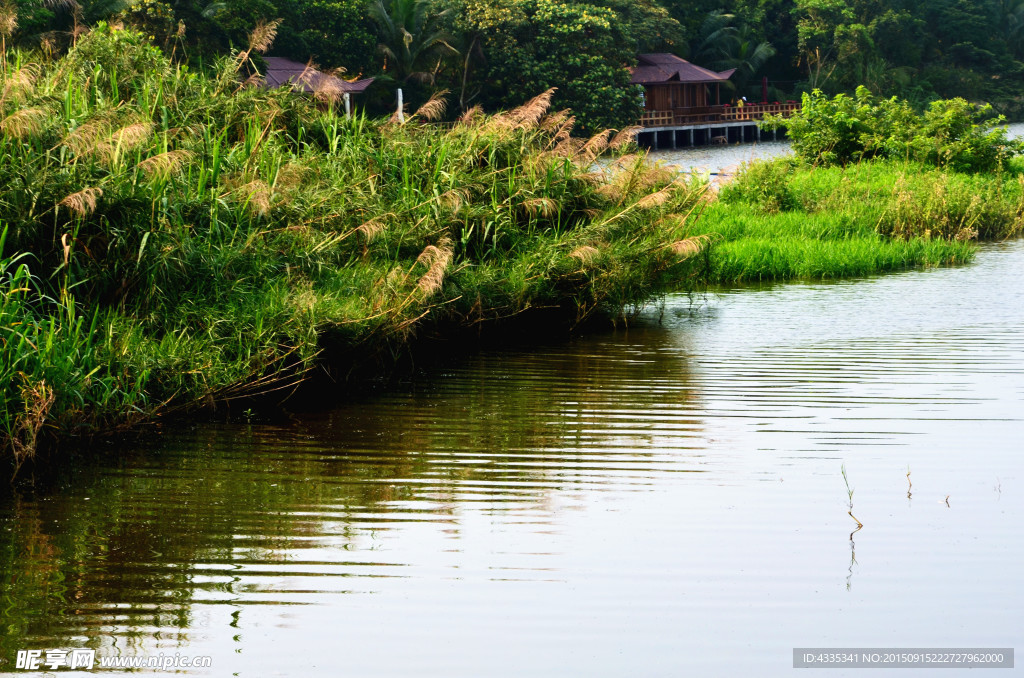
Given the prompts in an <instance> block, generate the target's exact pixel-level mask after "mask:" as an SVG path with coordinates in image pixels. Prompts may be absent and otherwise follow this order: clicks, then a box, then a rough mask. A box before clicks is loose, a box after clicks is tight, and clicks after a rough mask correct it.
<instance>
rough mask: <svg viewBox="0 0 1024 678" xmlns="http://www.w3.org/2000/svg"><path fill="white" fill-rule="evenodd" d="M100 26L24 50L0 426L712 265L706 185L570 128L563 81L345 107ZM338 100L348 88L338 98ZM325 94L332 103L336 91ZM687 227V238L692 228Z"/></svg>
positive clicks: (272, 385) (181, 401)
mask: <svg viewBox="0 0 1024 678" xmlns="http://www.w3.org/2000/svg"><path fill="white" fill-rule="evenodd" d="M271 38H272V30H269V29H267V28H264V29H263V34H262V35H261V34H259V31H257V32H256V33H254V36H253V39H252V41H251V44H250V49H249V50H246V51H243V52H241V53H238V54H235V55H234V56H232V57H229V58H224V59H222V60H220V61H219V62H218V64H217V68H216V70H215V71H214V72H213V73H212V74H211V75H200V74H197V73H193V72H190V71H189V70H187V69H186V68H185V67H183V66H174V65H172V64H171V63H170V62H169V61H168V60H167V59H166V58H165V57H164V55H163V54H162V53H161V52H160V50H158V49H157V48H155V47H153V46H151V45H149V44H148V43H147V42H146V41H145V40H144V38H143V37H142V36H140V35H139V34H137V33H134V32H131V31H123V30H113V29H111V28H109V27H106V26H103V25H101V26H99V27H98V28H96V29H95V30H93V31H92V32H91V33H89V34H88V35H87V36H85V37H84V38H82V39H80V40H79V41H78V43H77V45H76V46H75V47H74V48H73V49H72V50H71V51H70V52H69V53H68V55H67V56H65V57H64V58H62V59H60V60H57V61H54V62H50V63H46V64H45V65H37V63H34V62H33V61H32V60H30V59H29V57H28V56H27V55H25V54H23V53H20V52H13V53H11V54H9V55H8V58H7V61H6V67H5V70H4V71H3V81H2V89H0V91H2V96H0V132H2V133H0V223H2V225H3V226H2V228H3V230H2V233H3V238H4V243H3V254H2V255H0V256H2V259H0V281H2V282H0V285H2V289H0V332H2V336H0V341H2V353H0V389H2V398H0V441H2V443H0V444H2V445H3V447H4V450H5V452H7V453H8V456H13V457H14V458H15V459H16V460H19V461H20V460H22V459H24V458H26V457H27V456H29V455H31V454H32V453H33V451H34V450H35V449H36V448H37V447H38V446H39V443H40V442H41V440H42V439H43V438H60V437H66V436H68V435H73V434H76V433H82V434H86V433H90V432H94V431H110V430H115V429H117V428H118V427H121V426H127V425H131V424H133V423H137V422H139V421H143V420H147V419H151V418H153V417H154V416H156V415H157V414H160V413H165V412H167V411H169V410H172V409H179V410H187V409H190V408H195V407H196V406H199V405H202V404H203V403H210V402H214V401H221V400H225V399H230V398H239V397H243V396H252V395H254V394H258V393H263V392H266V391H269V390H273V389H280V388H283V387H286V386H289V385H291V384H293V383H295V382H297V381H300V380H301V379H303V377H304V376H306V375H307V374H308V373H309V371H310V369H311V368H312V367H313V366H314V364H316V363H317V359H318V356H320V354H321V352H323V351H324V349H329V350H330V351H329V352H331V353H333V354H338V353H344V352H352V353H353V354H355V355H358V356H359V357H360V358H373V357H374V356H375V355H377V354H380V353H383V354H387V353H388V352H390V351H400V350H402V348H403V347H404V346H406V345H407V343H408V342H409V341H410V340H411V339H412V338H413V337H414V336H416V335H417V334H418V333H419V334H422V333H423V332H426V331H428V330H429V329H430V328H441V327H445V328H448V329H453V328H454V329H457V328H473V327H476V326H479V325H481V324H487V323H491V322H500V321H502V320H503V319H507V318H510V317H514V316H521V315H524V314H528V312H529V311H531V310H533V309H555V310H557V311H560V312H561V315H562V316H563V317H565V318H567V320H568V321H569V322H570V323H575V322H580V321H583V320H585V319H586V318H588V317H589V316H591V315H593V314H594V313H597V312H601V311H610V312H611V313H614V314H621V313H623V312H625V311H626V310H628V308H629V307H630V306H632V305H635V304H642V303H643V302H645V301H646V300H648V299H649V298H651V297H653V296H657V295H659V294H663V293H665V292H666V291H668V290H671V289H676V288H678V287H679V286H680V285H686V284H687V283H686V281H687V280H692V281H694V282H696V281H697V280H698V279H699V278H700V277H701V275H700V271H701V269H702V268H703V266H704V265H705V264H704V260H703V258H702V257H700V256H696V255H698V254H699V253H700V252H701V251H702V250H703V249H704V245H705V241H706V239H703V238H690V239H683V238H682V236H681V235H680V234H681V232H682V229H683V227H684V224H685V221H686V217H687V215H688V214H691V213H693V212H694V209H695V207H696V206H697V205H698V203H699V199H700V196H701V195H702V192H703V191H702V189H703V187H702V186H701V185H699V184H691V183H685V182H683V181H681V180H678V179H677V178H676V177H674V176H673V175H672V174H671V173H669V172H666V171H663V170H659V169H657V168H652V167H650V166H649V165H648V164H646V163H645V162H644V159H643V157H641V156H638V155H627V156H620V157H618V159H617V160H616V161H615V163H613V164H612V165H611V166H609V167H608V169H607V170H606V171H602V172H595V171H594V160H595V158H596V157H597V156H598V155H599V154H601V153H602V152H604V151H605V150H606V149H612V150H614V149H616V148H619V147H622V146H624V145H625V144H626V143H627V142H628V140H629V139H630V138H631V132H630V130H625V131H624V132H622V133H619V134H617V135H613V134H612V133H610V132H606V133H601V134H598V135H596V136H594V137H593V138H591V139H589V140H580V139H577V138H574V137H572V136H570V131H571V129H572V127H573V118H572V116H571V115H570V114H569V113H568V112H554V113H549V112H548V103H549V100H550V96H551V92H548V93H546V94H543V95H541V96H539V97H537V98H536V99H534V100H532V101H530V102H528V103H527V104H525V105H524V106H522V107H520V108H517V109H514V110H512V111H509V112H507V113H504V114H501V115H496V116H491V117H485V116H479V115H474V114H472V113H471V114H470V115H467V116H464V117H463V119H462V120H461V121H460V122H459V123H458V124H456V125H455V126H454V127H451V128H449V129H442V128H439V127H436V126H429V125H424V124H419V123H418V122H417V121H420V120H426V119H430V118H432V117H436V115H437V114H438V113H439V112H440V110H441V107H442V106H443V102H442V101H441V100H440V99H434V100H432V101H431V102H429V103H428V104H427V105H425V106H424V107H423V108H421V109H420V110H419V111H418V112H417V113H416V114H414V115H412V116H410V119H409V121H408V122H407V123H406V124H404V125H403V124H398V123H397V122H395V121H388V120H379V121H378V120H369V119H366V118H364V117H359V116H355V117H353V118H352V119H346V118H345V116H344V114H341V115H339V114H338V113H337V112H336V111H335V110H334V108H333V107H332V106H330V105H329V103H330V102H329V101H327V102H325V101H323V99H329V98H331V95H332V93H331V92H324V93H322V94H323V96H322V97H319V99H320V100H319V101H318V100H317V98H312V99H307V98H304V97H301V96H298V95H296V94H293V93H292V92H289V91H286V90H267V89H262V88H259V87H256V86H253V83H251V82H241V83H240V82H239V80H240V78H239V75H238V73H239V72H240V71H242V70H243V69H244V68H245V67H247V66H248V65H249V64H248V63H247V62H249V60H250V57H251V53H252V50H254V49H259V48H263V47H265V46H266V45H267V44H268V43H269V40H270V39H271ZM333 94H334V95H336V94H337V93H333ZM325 104H328V105H325ZM677 235H680V237H677Z"/></svg>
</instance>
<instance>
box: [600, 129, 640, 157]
mask: <svg viewBox="0 0 1024 678" xmlns="http://www.w3.org/2000/svg"><path fill="white" fill-rule="evenodd" d="M641 130H643V127H641V126H639V125H631V126H629V127H624V128H623V129H621V130H619V131H618V133H616V135H615V136H614V137H612V140H611V141H610V142H608V148H610V149H612V150H613V151H617V150H619V149H620V148H622V147H623V146H626V145H628V144H631V143H633V141H635V140H636V135H637V133H639V132H640V131H641Z"/></svg>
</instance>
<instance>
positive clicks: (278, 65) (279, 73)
mask: <svg viewBox="0 0 1024 678" xmlns="http://www.w3.org/2000/svg"><path fill="white" fill-rule="evenodd" d="M263 60H264V61H265V62H267V73H266V75H265V76H264V77H265V79H266V81H267V86H268V87H281V86H283V85H287V84H289V83H296V84H297V85H298V88H299V89H301V90H302V91H303V92H318V91H322V90H324V89H334V88H337V91H339V92H341V93H345V92H349V93H351V94H358V93H359V92H362V91H364V90H365V89H366V88H367V87H369V86H370V83H371V82H373V78H363V79H362V80H355V81H353V82H349V81H347V80H342V79H341V78H336V77H334V76H333V75H328V74H326V73H321V72H320V71H318V70H316V69H313V68H309V67H308V66H307V65H306V64H303V63H299V62H298V61H292V60H291V59H285V58H284V57H263Z"/></svg>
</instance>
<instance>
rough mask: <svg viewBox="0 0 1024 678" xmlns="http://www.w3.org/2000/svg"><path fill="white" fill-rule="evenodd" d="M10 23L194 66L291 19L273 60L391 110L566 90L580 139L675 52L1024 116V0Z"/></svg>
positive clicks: (273, 1)
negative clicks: (359, 84)
mask: <svg viewBox="0 0 1024 678" xmlns="http://www.w3.org/2000/svg"><path fill="white" fill-rule="evenodd" d="M0 16H2V17H6V18H4V19H3V20H0V39H3V40H4V41H6V42H14V43H18V44H20V45H22V46H24V47H31V48H35V47H38V46H42V47H43V48H44V50H46V51H48V52H50V53H52V54H59V53H61V52H62V51H63V50H65V49H67V48H68V47H69V46H70V45H71V44H72V43H73V42H74V41H75V40H76V39H77V37H78V36H80V35H81V34H82V32H83V31H84V30H87V27H88V26H90V25H92V24H94V23H95V22H96V21H98V20H108V21H123V22H126V23H128V24H131V25H134V26H136V27H138V28H139V29H140V30H142V31H144V32H145V33H146V34H148V35H150V36H152V37H153V39H154V40H155V42H156V43H158V44H160V45H161V46H162V47H163V48H164V50H165V51H166V52H167V53H169V54H174V55H175V58H177V59H185V60H187V61H189V62H190V63H192V64H193V66H194V65H195V64H196V63H197V62H198V63H202V64H209V63H210V61H211V60H213V59H215V57H216V56H218V55H223V54H225V53H227V52H229V51H230V49H232V48H235V49H241V48H245V47H246V46H248V44H249V35H250V31H252V30H253V28H254V27H255V26H257V25H259V24H260V22H264V23H270V22H272V21H275V20H280V23H279V24H278V29H277V37H276V41H275V42H274V44H273V47H272V51H271V54H272V55H275V56H287V57H290V58H293V59H296V60H299V61H306V60H309V59H312V60H313V61H314V62H315V63H316V64H318V65H319V66H321V67H324V68H342V69H344V70H345V71H346V72H347V73H348V75H349V76H356V75H377V76H382V77H381V78H380V81H379V83H378V85H377V88H376V91H375V92H372V93H371V94H370V95H369V96H368V97H367V98H366V102H367V103H369V104H370V106H371V108H373V109H374V110H375V111H377V112H381V111H383V110H385V109H389V108H393V107H394V102H395V93H394V88H395V87H396V86H398V85H399V84H401V85H403V86H404V87H405V88H406V92H405V95H406V96H405V100H406V101H412V102H413V104H414V107H415V106H416V105H419V104H420V103H422V102H423V101H425V100H426V99H427V98H428V97H429V96H430V95H431V93H432V92H436V91H440V90H448V91H449V92H451V93H452V97H451V98H452V99H453V100H454V101H455V102H456V103H457V107H455V106H453V108H452V113H453V114H458V113H463V112H465V111H466V110H468V109H470V108H471V107H473V106H474V105H480V106H482V107H483V108H484V109H485V110H487V111H495V110H498V109H500V108H503V107H508V106H514V105H516V104H517V103H518V102H521V101H523V100H525V99H526V98H529V97H530V96H533V95H534V94H535V93H536V92H537V91H542V90H545V89H547V88H549V87H558V88H559V91H558V93H557V94H556V99H555V105H556V107H558V108H571V109H572V110H573V111H575V112H576V114H577V115H578V116H579V130H580V131H588V130H597V129H600V128H602V127H605V126H612V127H622V126H624V125H627V124H631V123H632V122H633V121H634V120H635V119H636V117H637V115H638V113H639V97H638V96H636V92H635V91H634V90H633V89H631V88H629V87H628V86H627V80H628V78H627V76H626V74H625V73H624V72H623V70H624V69H628V68H629V67H630V66H633V65H634V64H635V63H636V56H637V54H639V53H643V52H656V51H667V52H673V53H676V54H679V55H681V56H683V57H686V58H689V59H691V60H693V61H694V62H696V63H698V64H700V65H702V66H705V67H708V68H712V69H715V70H726V69H736V72H735V74H734V75H733V77H732V79H731V81H730V82H729V84H728V87H729V88H732V89H731V91H729V92H728V95H729V96H730V97H734V96H747V97H748V98H750V99H751V100H753V101H758V100H760V99H761V97H762V93H763V87H762V82H761V78H762V76H764V77H766V78H767V80H768V83H767V91H766V92H765V93H766V94H767V96H768V98H769V100H785V99H796V98H799V96H800V94H801V93H803V92H810V91H813V90H815V89H820V90H821V91H823V92H825V93H826V94H828V95H832V94H836V93H839V92H847V93H852V92H853V91H854V90H855V88H856V87H858V86H861V85H863V86H866V87H867V88H868V89H870V90H871V91H873V92H876V93H878V94H879V95H881V96H884V97H889V96H892V95H898V96H900V97H901V98H904V99H906V100H908V101H909V102H910V104H911V105H912V106H913V107H914V108H915V109H917V110H920V109H923V108H924V107H926V105H927V104H928V103H929V102H931V101H933V100H936V99H940V98H957V97H960V98H964V99H966V100H968V101H972V102H974V101H988V102H990V103H992V104H993V105H994V106H995V108H996V110H997V111H998V112H1000V113H1003V114H1006V115H1007V116H1008V117H1010V118H1011V119H1020V118H1022V117H1024V97H1022V96H1021V94H1020V91H1021V85H1022V84H1024V3H1020V2H1017V0H923V1H920V2H908V1H906V0H853V1H852V2H846V1H842V2H841V1H839V0H687V2H681V1H680V0H587V1H586V2H582V1H578V0H576V1H570V0H212V1H209V2H207V1H205V0H204V1H198V0H176V1H175V2H167V1H165V0H68V1H67V2H60V3H54V2H50V1H49V0H5V2H4V3H0ZM10 17H14V22H13V24H12V23H11V21H9V20H8V19H9V18H10ZM453 117H454V115H453Z"/></svg>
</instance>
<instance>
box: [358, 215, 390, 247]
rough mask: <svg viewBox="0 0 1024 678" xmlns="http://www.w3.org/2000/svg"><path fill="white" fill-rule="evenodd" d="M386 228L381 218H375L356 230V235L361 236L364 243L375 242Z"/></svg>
mask: <svg viewBox="0 0 1024 678" xmlns="http://www.w3.org/2000/svg"><path fill="white" fill-rule="evenodd" d="M385 228H386V225H385V223H384V222H383V221H382V220H381V219H380V218H373V219H370V220H369V221H367V222H364V223H362V224H360V225H359V226H358V227H357V228H356V233H358V234H359V236H360V237H361V238H362V239H363V241H364V242H373V240H374V239H375V238H376V237H377V236H378V235H380V234H381V233H382V232H383V231H384V229H385Z"/></svg>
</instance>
